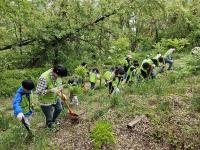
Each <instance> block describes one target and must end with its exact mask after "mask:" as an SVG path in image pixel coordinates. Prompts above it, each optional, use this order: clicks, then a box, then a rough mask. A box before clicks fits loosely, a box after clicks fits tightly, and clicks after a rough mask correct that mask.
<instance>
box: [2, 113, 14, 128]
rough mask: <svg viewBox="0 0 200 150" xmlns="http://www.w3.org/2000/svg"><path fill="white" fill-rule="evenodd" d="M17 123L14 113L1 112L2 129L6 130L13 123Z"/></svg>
mask: <svg viewBox="0 0 200 150" xmlns="http://www.w3.org/2000/svg"><path fill="white" fill-rule="evenodd" d="M13 123H15V120H14V117H13V116H12V115H6V114H5V113H3V112H0V129H1V130H2V131H5V130H7V129H9V128H10V127H12V124H13Z"/></svg>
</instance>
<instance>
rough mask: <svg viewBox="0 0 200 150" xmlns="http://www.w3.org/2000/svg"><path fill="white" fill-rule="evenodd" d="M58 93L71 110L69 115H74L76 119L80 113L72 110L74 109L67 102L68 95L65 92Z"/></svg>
mask: <svg viewBox="0 0 200 150" xmlns="http://www.w3.org/2000/svg"><path fill="white" fill-rule="evenodd" d="M58 95H59V96H60V97H61V99H62V100H63V102H64V104H65V106H66V107H67V109H68V110H69V115H70V116H71V117H73V118H74V119H78V114H76V113H75V112H73V111H72V109H71V108H70V107H69V105H68V103H67V97H66V95H65V94H63V93H62V92H60V93H58Z"/></svg>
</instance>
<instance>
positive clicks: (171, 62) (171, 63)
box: [163, 48, 176, 70]
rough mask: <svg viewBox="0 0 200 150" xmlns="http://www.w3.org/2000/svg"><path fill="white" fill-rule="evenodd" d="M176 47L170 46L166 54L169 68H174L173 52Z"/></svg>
mask: <svg viewBox="0 0 200 150" xmlns="http://www.w3.org/2000/svg"><path fill="white" fill-rule="evenodd" d="M175 50H176V49H175V48H170V49H169V50H168V51H167V52H166V53H165V54H164V55H163V57H164V60H165V63H166V64H169V67H168V69H167V70H171V69H172V66H173V63H174V61H173V59H172V53H173V52H174V51H175Z"/></svg>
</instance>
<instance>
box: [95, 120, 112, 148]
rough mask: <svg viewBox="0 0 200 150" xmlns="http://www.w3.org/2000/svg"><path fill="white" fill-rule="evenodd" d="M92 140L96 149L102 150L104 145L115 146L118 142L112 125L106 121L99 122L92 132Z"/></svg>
mask: <svg viewBox="0 0 200 150" xmlns="http://www.w3.org/2000/svg"><path fill="white" fill-rule="evenodd" d="M91 139H92V141H93V144H94V148H95V149H97V150H98V149H100V148H101V147H102V146H103V145H113V144H115V142H116V139H115V134H114V132H113V128H112V124H111V123H110V122H108V121H106V120H101V121H98V122H97V123H96V124H95V127H94V128H93V129H92V131H91Z"/></svg>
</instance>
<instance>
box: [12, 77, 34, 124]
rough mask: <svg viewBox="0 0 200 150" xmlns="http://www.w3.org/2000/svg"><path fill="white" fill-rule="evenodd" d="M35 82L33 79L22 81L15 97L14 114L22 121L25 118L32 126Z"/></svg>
mask: <svg viewBox="0 0 200 150" xmlns="http://www.w3.org/2000/svg"><path fill="white" fill-rule="evenodd" d="M33 89H34V83H33V81H32V80H24V81H22V86H20V87H19V88H18V90H17V91H16V94H15V96H14V98H13V103H12V105H13V110H14V115H15V116H16V117H17V119H18V120H20V121H21V122H22V121H23V120H24V121H25V122H26V124H27V125H28V126H30V116H31V115H32V113H33V106H32V90H33Z"/></svg>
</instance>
